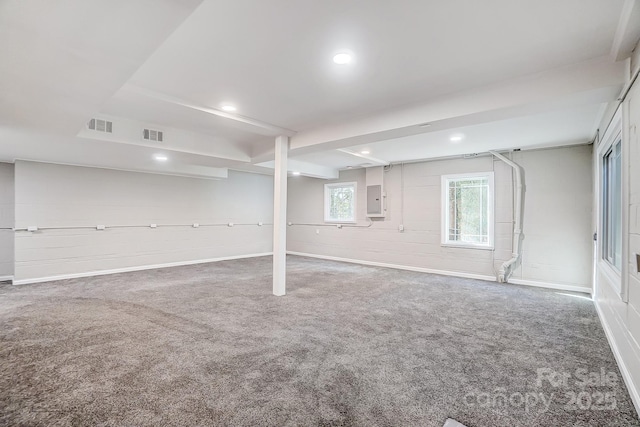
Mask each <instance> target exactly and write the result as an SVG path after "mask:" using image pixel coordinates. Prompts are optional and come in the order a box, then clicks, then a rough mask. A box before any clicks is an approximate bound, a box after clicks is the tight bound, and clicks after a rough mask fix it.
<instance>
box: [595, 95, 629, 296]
mask: <svg viewBox="0 0 640 427" xmlns="http://www.w3.org/2000/svg"><path fill="white" fill-rule="evenodd" d="M622 122H623V108H622V107H621V106H618V108H617V109H616V112H615V114H614V116H613V118H612V119H611V122H609V125H608V126H607V129H606V131H605V132H604V134H603V135H602V137H601V138H600V144H599V145H598V148H597V150H596V155H595V156H594V157H596V159H595V161H596V175H595V180H596V182H595V191H596V194H595V198H596V199H595V200H596V212H595V215H596V230H597V231H596V233H597V235H598V240H597V246H596V249H597V260H596V268H597V271H602V272H605V274H606V276H608V277H609V279H610V285H611V286H613V287H614V289H615V292H616V294H617V295H618V296H619V297H620V299H621V300H622V301H623V302H626V299H627V292H626V291H627V290H626V288H627V286H626V284H627V280H626V279H625V276H627V274H628V268H627V262H628V261H627V260H628V248H627V246H628V245H625V242H626V241H627V239H628V236H626V235H627V234H628V230H629V227H628V225H627V224H626V223H625V221H626V220H627V214H626V213H625V211H626V210H627V208H628V198H627V196H626V195H625V193H627V192H628V190H627V184H626V182H625V179H628V177H627V175H626V174H625V172H624V169H625V166H627V163H626V157H627V156H626V152H625V146H626V142H625V141H626V139H625V138H626V132H623V126H622ZM619 140H620V141H621V147H620V148H621V150H622V153H621V156H622V159H621V160H622V169H623V170H622V173H623V175H622V176H621V181H622V182H621V186H622V188H621V195H622V200H621V205H622V206H621V209H622V223H621V226H622V254H621V257H622V260H621V261H622V265H621V271H620V272H619V273H618V272H617V271H614V270H613V268H611V267H609V266H608V265H605V264H606V261H605V260H604V259H603V256H602V255H603V251H602V245H603V243H604V242H603V240H602V238H603V236H604V231H603V224H602V221H603V209H604V204H603V203H602V194H603V179H602V173H603V165H602V162H603V159H604V156H605V155H606V154H607V152H608V151H609V150H610V149H611V148H612V147H613V145H614V144H616V143H617V142H618V141H619ZM625 203H626V204H625ZM625 206H626V208H625ZM608 269H610V270H611V271H609V270H608ZM598 285H599V284H594V287H595V286H598Z"/></svg>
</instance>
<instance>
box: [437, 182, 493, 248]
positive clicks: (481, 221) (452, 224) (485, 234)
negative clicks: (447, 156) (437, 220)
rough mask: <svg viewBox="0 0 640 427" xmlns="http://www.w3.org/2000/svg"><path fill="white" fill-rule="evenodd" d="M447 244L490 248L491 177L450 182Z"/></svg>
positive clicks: (448, 184)
mask: <svg viewBox="0 0 640 427" xmlns="http://www.w3.org/2000/svg"><path fill="white" fill-rule="evenodd" d="M447 189H448V192H449V194H448V209H447V212H448V223H447V241H449V242H459V243H470V244H478V245H489V243H490V242H489V177H487V176H483V177H469V178H456V179H448V180H447Z"/></svg>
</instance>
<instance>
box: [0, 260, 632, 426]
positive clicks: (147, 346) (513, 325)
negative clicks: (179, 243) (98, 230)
mask: <svg viewBox="0 0 640 427" xmlns="http://www.w3.org/2000/svg"><path fill="white" fill-rule="evenodd" d="M270 262H271V259H270V258H257V259H249V260H237V261H226V262H219V263H213V264H203V265H197V266H189V267H177V268H170V269H159V270H150V271H144V272H135V273H125V274H117V275H110V276H102V277H94V278H85V279H73V280H66V281H59V282H54V283H43V284H37V285H25V286H11V285H2V286H0V425H7V426H9V425H10V426H40V425H42V426H44V425H57V426H88V425H100V426H227V425H228V426H298V425H300V426H350V425H354V426H356V425H357V426H434V427H442V425H443V424H444V423H445V420H446V419H447V418H449V417H450V418H454V419H456V420H458V421H459V422H461V423H463V424H465V425H467V426H469V427H486V426H509V427H516V426H640V421H639V420H638V416H637V414H636V413H635V411H634V409H633V406H632V403H631V401H630V399H629V396H628V393H627V391H626V389H625V386H624V384H623V382H622V377H621V375H620V373H619V371H618V368H617V367H616V364H615V361H614V357H613V355H612V353H611V350H610V349H609V346H608V344H607V340H606V337H605V335H604V332H603V330H602V327H601V326H600V324H599V321H598V318H597V314H596V312H595V309H594V306H593V303H592V302H591V301H590V300H588V299H584V298H579V297H576V296H571V295H562V294H561V293H558V292H554V291H548V290H541V289H534V288H527V287H520V286H513V285H500V284H496V283H489V282H483V281H479V280H470V279H458V278H451V277H444V276H437V275H430V274H422V273H414V272H408V271H399V270H392V269H382V268H375V267H365V266H358V265H352V264H343V263H337V262H329V261H320V260H314V259H308V258H301V257H289V269H288V295H287V296H286V297H281V298H278V297H273V296H272V295H271V264H270ZM603 372H604V374H605V375H602V373H603ZM603 377H604V378H603ZM538 379H540V380H541V381H540V382H539V381H538ZM563 379H564V380H563ZM585 379H588V381H585ZM534 399H535V400H534Z"/></svg>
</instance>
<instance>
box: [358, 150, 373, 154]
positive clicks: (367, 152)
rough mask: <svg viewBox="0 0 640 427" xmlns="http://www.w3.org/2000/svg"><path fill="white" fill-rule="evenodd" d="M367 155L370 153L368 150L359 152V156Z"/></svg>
mask: <svg viewBox="0 0 640 427" xmlns="http://www.w3.org/2000/svg"><path fill="white" fill-rule="evenodd" d="M369 153H371V151H369V150H362V151H361V152H360V154H369Z"/></svg>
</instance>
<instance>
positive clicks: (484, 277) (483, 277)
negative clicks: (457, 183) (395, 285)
mask: <svg viewBox="0 0 640 427" xmlns="http://www.w3.org/2000/svg"><path fill="white" fill-rule="evenodd" d="M287 254H289V255H298V256H305V257H309V258H319V259H326V260H330V261H340V262H349V263H352V264H361V265H371V266H374V267H385V268H395V269H397V270H408V271H417V272H420V273H431V274H440V275H443V276H453V277H461V278H464V279H478V280H486V281H489V282H495V281H496V278H495V276H487V275H483V274H473V273H464V272H459V271H448V270H436V269H433V268H424V267H412V266H408V265H400V264H389V263H385V262H376V261H363V260H359V259H351V258H341V257H335V256H329V255H317V254H308V253H304V252H294V251H287ZM509 283H510V284H514V285H525V286H534V287H538V288H546V289H556V290H561V291H569V292H583V293H586V294H590V293H591V290H590V289H588V288H584V287H581V286H572V285H562V284H556V283H544V282H536V281H533V280H520V279H509Z"/></svg>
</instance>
